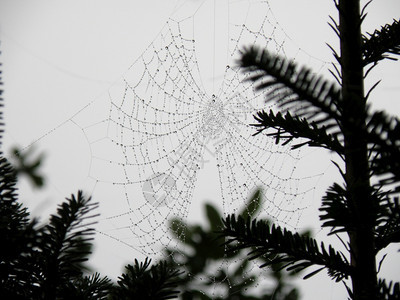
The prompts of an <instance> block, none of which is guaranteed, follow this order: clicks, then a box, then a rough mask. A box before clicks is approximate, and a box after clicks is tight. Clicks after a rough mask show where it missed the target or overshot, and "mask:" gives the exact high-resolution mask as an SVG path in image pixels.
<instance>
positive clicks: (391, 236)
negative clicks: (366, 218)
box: [375, 197, 400, 252]
mask: <svg viewBox="0 0 400 300" xmlns="http://www.w3.org/2000/svg"><path fill="white" fill-rule="evenodd" d="M375 235H376V236H375V247H376V252H379V251H380V250H381V249H383V248H385V247H386V246H388V245H389V244H391V243H400V201H399V198H397V197H393V198H390V197H385V198H384V199H383V200H382V201H381V203H380V205H379V212H378V220H377V227H376V230H375Z"/></svg>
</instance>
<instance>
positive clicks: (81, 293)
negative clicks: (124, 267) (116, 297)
mask: <svg viewBox="0 0 400 300" xmlns="http://www.w3.org/2000/svg"><path fill="white" fill-rule="evenodd" d="M112 286H113V285H112V283H111V280H110V279H108V278H107V277H100V274H99V273H95V274H93V275H91V276H84V277H83V276H81V277H78V278H77V279H75V280H73V281H68V282H67V283H66V285H65V287H64V288H63V289H62V291H61V293H60V294H61V295H62V296H61V297H60V298H63V299H66V300H67V299H74V300H105V299H109V291H110V289H111V288H112Z"/></svg>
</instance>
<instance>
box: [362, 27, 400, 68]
mask: <svg viewBox="0 0 400 300" xmlns="http://www.w3.org/2000/svg"><path fill="white" fill-rule="evenodd" d="M362 50H363V61H364V64H365V65H368V64H370V63H373V64H376V63H378V61H380V60H383V59H395V58H394V57H393V56H391V55H390V54H395V55H396V54H397V55H400V22H399V20H397V21H396V20H393V23H392V24H386V25H385V26H382V28H381V30H375V31H374V33H372V34H370V33H369V34H368V37H367V36H363V44H362Z"/></svg>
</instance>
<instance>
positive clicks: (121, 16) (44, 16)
mask: <svg viewBox="0 0 400 300" xmlns="http://www.w3.org/2000/svg"><path fill="white" fill-rule="evenodd" d="M214 1H215V0H214ZM214 1H212V0H197V1H195V0H191V1H189V0H187V1H185V0H146V1H137V0H134V1H132V0H130V1H128V0H126V1H122V0H116V1H106V0H96V1H94V0H91V1H89V0H84V1H82V0H80V1H77V0H74V1H52V0H29V1H28V0H0V41H1V45H0V50H1V51H2V55H1V56H0V61H1V62H2V63H3V82H4V89H5V94H4V98H5V103H6V109H5V112H6V115H5V119H6V134H5V143H4V146H5V148H7V147H9V146H12V145H16V144H17V145H20V146H24V147H25V146H28V145H29V144H30V143H32V142H33V141H36V140H38V139H40V140H39V141H38V142H37V144H36V145H35V146H36V148H37V149H38V150H39V151H45V152H46V153H47V154H48V157H47V160H46V165H45V166H44V170H43V171H44V173H46V174H47V175H49V176H50V178H49V181H48V187H47V189H46V190H45V191H41V192H39V193H38V192H35V193H32V191H31V190H30V188H29V186H28V185H27V184H26V183H22V184H21V198H22V199H24V200H25V201H26V202H27V203H28V204H29V205H30V207H31V208H32V210H33V211H34V213H38V214H39V213H45V214H48V213H50V212H53V211H54V209H55V205H56V204H57V203H59V202H60V201H61V199H63V198H64V197H65V196H67V195H69V194H70V193H71V192H73V191H76V190H77V189H78V188H85V187H86V184H87V182H88V177H89V176H88V172H89V169H90V167H91V166H90V165H89V163H90V158H91V157H90V156H91V155H90V151H89V148H88V145H87V141H86V140H85V136H84V135H82V134H81V133H80V132H79V128H78V127H76V126H74V124H73V123H72V122H69V120H71V117H72V116H73V115H75V114H76V113H77V112H78V111H80V109H82V108H83V107H85V106H86V105H88V104H89V103H91V102H92V101H97V99H100V98H101V97H103V96H104V95H106V94H107V93H108V92H107V91H108V90H109V88H110V86H111V85H112V84H113V83H114V82H115V81H116V80H118V79H119V78H120V77H121V76H122V75H123V74H125V73H126V71H127V70H128V68H129V67H130V66H131V65H132V63H133V62H134V61H135V60H136V58H137V57H139V56H140V55H141V54H142V53H143V52H144V51H145V50H146V48H147V46H148V45H149V44H150V43H151V42H152V41H153V40H154V39H155V38H156V36H157V34H158V33H159V32H160V30H161V29H162V28H163V26H164V24H165V22H166V21H167V20H168V18H169V17H170V16H171V17H172V18H177V19H184V18H185V17H193V24H194V26H193V28H189V30H190V31H192V33H193V32H194V34H195V35H196V39H197V40H198V43H199V45H196V47H197V51H198V53H197V55H198V59H199V64H200V71H201V72H202V73H201V77H202V81H203V83H204V85H205V88H206V89H207V91H208V92H209V93H212V92H211V91H212V90H213V89H215V85H218V83H219V81H220V80H221V78H222V76H223V72H224V66H225V65H226V63H225V61H224V59H225V58H226V50H225V51H222V54H221V53H220V52H221V51H220V52H218V51H215V49H224V47H225V48H226V47H227V42H225V39H224V38H222V37H223V36H224V34H226V32H225V28H226V24H227V18H228V11H227V10H225V9H224V8H225V7H228V3H230V4H233V3H237V7H239V4H240V3H245V2H253V3H254V2H257V1H252V0H248V1H228V0H224V1H216V2H217V3H218V4H217V5H215V6H214ZM332 2H333V1H330V0H325V1H321V0H303V1H299V0H287V1H282V0H270V1H269V4H270V7H271V11H272V13H273V15H272V14H271V15H270V16H269V20H276V21H277V22H278V23H279V25H280V26H281V28H282V29H283V30H284V32H285V34H286V35H287V36H285V38H284V39H285V41H286V45H287V47H288V50H287V52H288V55H291V54H293V53H295V54H296V55H297V57H296V59H297V60H298V61H299V62H301V63H309V64H311V65H312V66H313V67H315V68H322V69H321V70H316V71H321V72H325V71H326V66H327V65H326V64H324V63H323V62H328V61H331V60H332V56H331V53H330V50H329V49H328V47H327V46H326V45H325V43H329V44H331V45H332V46H334V47H335V46H336V47H337V39H336V37H335V35H334V34H333V33H332V31H331V29H330V28H329V26H328V25H327V22H328V20H329V19H328V15H329V14H330V15H332V17H334V18H336V11H335V10H334V9H333V3H332ZM235 5H236V4H235ZM235 5H232V7H235ZM368 11H369V14H368V18H367V20H366V23H365V28H366V30H367V31H372V30H373V28H375V27H379V26H380V25H383V24H384V23H387V22H391V20H392V19H393V18H397V19H398V18H399V14H400V2H399V1H398V0H381V1H374V2H373V3H372V4H371V5H370V9H369V10H368ZM229 13H230V15H229V17H230V18H232V16H234V15H238V16H240V15H241V11H233V10H232V11H229ZM269 13H271V12H269ZM214 14H215V18H214ZM396 14H397V15H396ZM214 35H216V36H217V39H214V38H213V37H214ZM218 37H221V38H218ZM199 41H201V42H199ZM296 48H297V49H301V51H296ZM211 62H212V63H211ZM324 70H325V71H324ZM213 76H214V78H216V79H214V80H213ZM380 78H384V80H383V82H382V83H381V85H380V86H379V88H378V89H377V90H376V92H375V94H374V95H373V96H374V97H375V98H376V100H374V101H373V105H374V106H375V107H378V108H385V109H389V110H390V112H391V113H394V114H396V115H399V114H400V106H399V105H398V104H397V103H395V102H394V101H396V99H395V98H396V97H398V96H399V86H400V85H399V79H400V68H399V63H398V62H395V63H393V62H389V63H386V62H384V63H382V64H381V65H380V66H379V67H377V68H376V70H375V72H374V74H373V75H372V76H371V77H370V79H369V81H368V84H371V83H373V82H374V80H375V81H376V79H380ZM103 109H105V110H106V109H107V108H104V107H103ZM102 112H103V111H101V109H100V112H97V111H94V113H96V114H97V113H102ZM64 122H65V123H64ZM53 129H54V130H53ZM43 136H44V138H43V139H41V138H42V137H43ZM66 153H67V155H68V158H66ZM312 155H314V156H316V155H317V154H316V153H312ZM318 155H319V154H318ZM313 158H314V157H313ZM318 158H320V160H321V161H318V163H316V164H315V165H316V166H315V167H316V169H315V170H316V171H315V172H318V171H319V172H320V171H322V172H326V174H325V175H324V176H322V177H321V178H320V179H319V181H318V184H319V185H321V186H326V185H327V184H329V183H330V180H331V178H330V174H331V172H333V171H334V170H333V169H330V168H329V161H327V160H324V159H326V158H327V157H326V156H323V155H321V156H318ZM208 159H210V160H211V163H213V162H215V161H213V159H214V160H215V158H213V157H211V156H210V157H208ZM211 163H210V164H209V165H208V167H207V169H206V170H207V172H205V171H204V172H200V173H199V180H198V185H199V186H200V187H199V188H198V189H197V190H195V194H194V197H193V199H194V201H193V203H192V204H191V205H190V206H189V212H188V214H189V216H190V218H191V220H202V219H203V216H202V215H201V213H200V211H202V203H203V202H202V200H204V199H213V200H215V201H216V202H215V203H216V205H218V206H219V207H221V209H222V205H221V204H220V203H218V198H219V197H220V194H219V192H218V186H216V185H215V182H217V183H218V174H217V170H216V168H215V167H212V164H211ZM60 171H61V172H60ZM211 182H213V184H211ZM210 186H212V188H210ZM90 188H93V186H91V187H90ZM309 206H310V209H309V210H308V211H307V213H306V214H305V215H306V216H307V218H310V219H312V220H313V221H312V222H310V223H307V222H305V224H308V225H309V226H310V224H314V223H313V222H315V220H317V210H316V209H317V207H318V206H319V196H318V193H316V195H315V199H313V201H312V202H311V203H310V204H309ZM312 209H313V210H312ZM311 226H314V225H311ZM110 234H111V233H110ZM98 239H99V240H100V241H101V243H102V244H101V245H103V247H98V250H97V251H98V252H97V253H96V257H95V264H94V265H95V266H96V267H98V269H99V271H101V272H102V273H108V274H110V275H111V276H114V277H115V278H116V275H117V274H119V273H120V271H121V268H122V265H123V264H125V263H127V262H128V260H129V259H132V258H134V257H132V252H130V251H131V249H130V248H126V247H125V248H124V247H122V248H121V247H119V248H118V251H116V250H115V248H113V247H114V244H112V243H113V241H111V240H110V239H108V238H104V237H99V236H98ZM104 245H105V246H104ZM107 245H110V246H111V247H107ZM396 262H398V260H396ZM99 266H100V267H99ZM384 267H385V266H384ZM386 267H387V269H388V272H391V270H390V266H388V265H386ZM391 273H392V276H394V275H393V274H394V273H393V271H392V272H391ZM397 279H398V278H397ZM302 286H303V292H304V299H343V298H344V297H345V295H346V292H345V290H344V288H343V287H342V286H341V285H337V284H334V283H332V282H330V280H329V279H327V276H326V275H325V274H321V275H318V276H316V278H313V279H310V280H308V281H306V282H305V283H302Z"/></svg>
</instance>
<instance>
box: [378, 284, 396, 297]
mask: <svg viewBox="0 0 400 300" xmlns="http://www.w3.org/2000/svg"><path fill="white" fill-rule="evenodd" d="M378 288H379V294H380V298H379V300H399V299H400V284H399V283H398V282H396V283H393V282H392V281H391V282H390V283H389V284H386V281H385V280H384V279H380V280H379V281H378Z"/></svg>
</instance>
